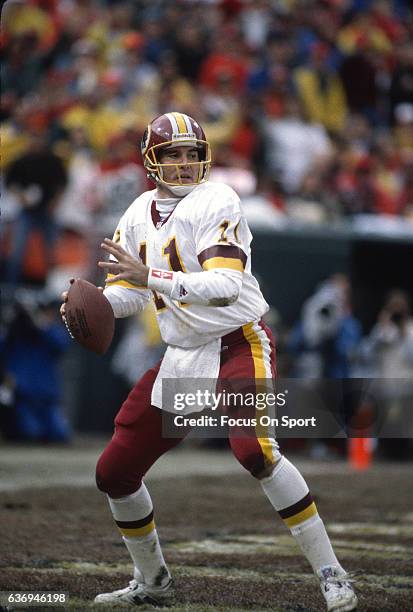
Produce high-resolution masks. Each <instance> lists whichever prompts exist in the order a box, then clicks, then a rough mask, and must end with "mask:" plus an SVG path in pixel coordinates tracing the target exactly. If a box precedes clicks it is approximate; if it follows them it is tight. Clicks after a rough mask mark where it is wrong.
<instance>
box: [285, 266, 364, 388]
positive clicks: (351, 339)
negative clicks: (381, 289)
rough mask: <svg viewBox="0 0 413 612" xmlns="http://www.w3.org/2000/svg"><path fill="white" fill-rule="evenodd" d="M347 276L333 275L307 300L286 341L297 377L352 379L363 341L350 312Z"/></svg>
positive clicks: (356, 322)
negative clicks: (354, 361) (353, 368)
mask: <svg viewBox="0 0 413 612" xmlns="http://www.w3.org/2000/svg"><path fill="white" fill-rule="evenodd" d="M350 298H351V288H350V283H349V280H348V278H347V277H346V276H345V275H343V274H334V275H333V276H331V277H330V278H329V279H327V280H326V281H324V282H323V283H322V284H321V285H320V287H319V288H318V289H317V291H316V292H315V293H314V294H313V295H312V296H311V297H309V298H308V300H306V301H305V302H304V305H303V308H302V312H301V318H300V320H299V321H298V322H297V323H296V324H295V325H294V327H293V329H292V331H291V334H290V337H289V339H288V341H287V350H288V351H289V352H290V353H291V354H292V355H293V356H294V358H295V360H294V365H293V371H292V373H291V375H292V376H294V377H296V378H350V377H351V375H352V364H353V359H354V357H355V355H356V351H357V348H358V345H359V342H360V340H361V325H360V322H359V321H358V320H357V319H356V318H355V317H354V316H353V315H352V312H351V302H350Z"/></svg>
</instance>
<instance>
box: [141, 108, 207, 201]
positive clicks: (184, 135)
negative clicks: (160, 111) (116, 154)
mask: <svg viewBox="0 0 413 612" xmlns="http://www.w3.org/2000/svg"><path fill="white" fill-rule="evenodd" d="M174 145H176V146H191V147H196V148H197V149H198V152H199V161H196V162H189V165H191V166H192V165H195V164H196V165H197V166H198V175H197V178H196V179H195V181H194V182H193V183H190V184H188V183H183V182H181V180H180V178H179V177H180V173H179V164H162V163H160V161H159V153H160V151H161V150H162V148H163V147H168V148H169V147H173V146H174ZM141 152H142V157H143V165H144V166H145V168H146V170H147V172H148V177H149V178H150V179H152V180H153V181H155V183H158V182H161V183H163V184H164V185H166V186H167V187H168V188H169V189H170V190H171V191H172V192H175V191H177V192H178V191H179V190H177V189H176V187H181V188H183V189H184V190H185V191H188V192H189V191H191V190H192V189H193V188H194V187H195V186H196V185H199V184H200V183H204V182H205V181H206V180H207V179H208V175H209V170H210V167H211V148H210V145H209V142H208V141H207V140H206V137H205V133H204V130H203V129H202V127H201V126H200V125H199V123H197V122H196V121H195V119H192V117H189V116H188V115H185V114H184V113H177V112H172V113H165V114H164V115H159V117H156V119H154V120H153V121H152V122H151V123H150V124H149V125H148V126H147V128H146V130H145V132H144V134H143V137H142V143H141ZM171 165H176V166H177V169H178V172H177V175H178V179H177V181H176V182H173V183H171V182H168V181H166V180H165V179H164V176H163V168H164V167H165V166H171ZM185 165H188V164H185Z"/></svg>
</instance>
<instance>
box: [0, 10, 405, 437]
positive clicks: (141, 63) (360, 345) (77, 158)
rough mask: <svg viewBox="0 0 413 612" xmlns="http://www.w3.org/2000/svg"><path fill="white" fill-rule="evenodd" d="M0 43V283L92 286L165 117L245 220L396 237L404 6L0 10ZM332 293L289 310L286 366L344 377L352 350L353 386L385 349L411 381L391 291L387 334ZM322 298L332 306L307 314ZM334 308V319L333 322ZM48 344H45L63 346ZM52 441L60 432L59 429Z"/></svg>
mask: <svg viewBox="0 0 413 612" xmlns="http://www.w3.org/2000/svg"><path fill="white" fill-rule="evenodd" d="M1 48H2V57H3V60H2V91H3V93H2V97H1V106H0V115H1V137H2V154H1V160H0V170H1V189H2V226H1V229H0V238H1V248H0V267H1V272H2V278H3V279H4V280H5V281H6V283H7V286H8V287H12V288H13V287H16V286H18V285H19V283H21V282H22V280H23V281H24V280H27V279H30V280H31V281H33V280H34V281H38V282H39V283H40V284H44V282H45V281H46V280H47V285H48V287H49V289H51V290H52V293H53V283H54V273H55V272H56V270H58V271H59V275H60V277H63V278H65V279H67V278H68V276H69V274H70V275H72V274H75V273H76V271H78V273H79V275H81V276H86V277H88V278H89V279H90V280H94V281H96V282H101V281H102V278H101V277H98V276H97V269H96V265H95V262H96V260H97V249H98V245H99V244H100V242H101V239H102V238H103V237H104V236H111V235H112V234H113V231H114V228H115V225H116V223H117V221H118V219H119V217H120V215H121V213H122V211H123V210H124V209H125V208H126V207H127V206H128V205H129V204H130V203H131V201H132V200H133V199H134V198H135V197H136V196H137V195H138V194H139V193H140V192H141V191H142V190H144V189H146V188H147V187H148V186H149V185H148V183H147V178H146V176H145V173H144V171H143V168H142V165H141V159H140V154H139V141H140V138H141V135H142V133H143V130H144V128H145V126H146V124H147V123H148V122H149V121H150V120H151V119H152V118H153V117H155V116H156V115H158V114H161V113H164V112H167V111H170V110H179V111H182V112H185V113H188V114H189V115H192V116H194V117H196V118H197V119H198V120H199V121H200V123H201V124H202V125H203V126H204V128H205V131H206V134H207V138H208V139H209V140H210V142H211V145H212V150H213V159H214V166H213V169H212V172H211V179H212V180H218V181H225V182H227V183H229V184H230V185H231V186H233V187H234V189H236V191H237V192H238V193H239V195H240V196H241V198H242V200H243V202H244V204H245V207H246V210H247V211H248V215H249V218H251V220H252V221H253V220H254V215H257V218H258V217H259V216H260V215H261V218H263V219H264V220H265V223H269V219H270V218H271V219H272V220H273V221H274V220H276V219H280V220H285V219H288V220H297V221H299V222H300V223H307V224H313V225H314V224H316V225H317V224H331V223H333V222H337V221H338V222H340V221H349V222H351V221H352V220H355V219H360V218H361V216H363V215H364V216H365V215H368V216H370V218H375V219H379V218H383V219H384V220H385V221H386V223H387V222H388V220H389V219H390V216H391V217H392V219H393V220H394V219H399V220H401V222H402V223H403V226H404V227H410V228H411V230H412V232H413V9H412V5H411V2H409V1H408V0H176V1H175V2H170V1H168V0H138V1H135V2H131V1H128V0H24V1H23V0H7V2H6V3H5V5H4V6H3V9H2V26H1ZM274 222H275V221H274ZM409 224H410V225H409ZM66 271H67V273H66ZM56 282H57V284H58V279H57V280H56ZM346 283H347V281H346V280H345V279H344V280H343V279H342V278H341V279H340V278H335V279H334V280H331V279H330V281H329V282H328V283H325V284H324V285H323V286H322V287H320V288H318V289H317V291H316V293H315V294H314V296H313V298H311V299H309V300H308V302H307V303H306V304H305V305H304V306H303V315H302V318H301V320H300V321H299V322H297V324H296V326H295V327H294V328H293V330H292V332H291V335H289V336H288V338H287V336H286V337H285V339H284V340H285V347H286V351H287V353H289V354H290V355H293V356H294V360H293V363H292V364H290V365H289V367H288V372H289V373H291V372H293V375H294V376H295V375H296V376H301V375H303V376H308V375H314V376H332V377H347V376H353V375H357V370H355V369H354V368H355V361H354V359H353V357H354V355H357V364H358V365H357V367H358V368H364V370H363V369H362V370H358V371H359V372H362V373H361V374H358V375H360V376H363V375H366V376H367V375H373V376H378V377H380V376H382V375H384V374H383V372H384V371H385V370H383V368H385V367H386V366H385V364H386V363H387V364H390V363H394V362H393V361H392V358H391V359H390V358H386V355H388V352H387V351H388V350H389V347H390V346H391V347H393V348H394V350H395V351H396V352H397V351H399V352H400V350H402V349H401V348H400V347H401V345H402V346H403V347H404V348H403V351H405V352H404V353H403V355H402V356H400V355H399V356H398V358H399V359H402V361H403V363H405V364H408V365H407V366H406V367H407V368H408V372H409V375H411V374H412V370H413V367H412V365H411V364H412V363H413V361H412V360H411V355H412V354H413V350H412V346H411V344H412V334H413V332H412V329H411V328H412V323H411V313H410V310H409V309H410V306H409V305H408V298H407V296H402V297H400V295H399V296H398V298H397V295H396V298H397V299H399V301H400V299H401V301H403V300H404V301H405V306H404V307H403V308H401V310H403V312H404V313H408V314H407V315H405V316H403V317H402V319H403V322H402V323H400V320H398V321H396V320H393V319H394V316H393V314H394V313H393V314H392V313H390V314H387V315H385V314H384V312H385V310H386V307H385V306H383V314H382V315H380V317H379V319H378V321H377V326H376V328H374V330H373V331H372V332H371V335H370V336H369V337H368V338H367V339H366V338H364V339H363V338H362V333H361V328H360V324H359V323H358V322H357V320H355V319H354V317H353V316H352V314H351V309H350V306H349V304H350V301H349V299H348V295H349V292H348V286H347V284H346ZM54 295H56V291H55V293H54ZM326 296H329V297H330V298H332V301H331V303H329V305H328V306H326V305H325V304H323V305H322V306H321V307H320V309H318V308H317V304H320V303H321V302H322V301H323V300H324V298H325V297H326ZM339 296H341V297H339ZM346 296H347V297H346ZM396 298H394V296H389V301H390V302H391V300H392V299H396ZM397 299H396V302H397ZM339 303H340V307H339V306H338V304H339ZM26 311H27V312H29V311H30V309H27V308H23V311H21V312H20V311H19V313H20V314H19V313H18V314H19V316H20V317H23V318H24V320H25V325H26V326H29V327H30V329H31V330H32V332H33V333H32V337H33V338H34V337H35V336H36V338H38V337H41V338H42V341H43V342H44V343H46V344H47V342H48V339H47V334H46V335H45V336H42V333H43V331H44V330H45V329H46V328H47V326H46V322H45V321H46V318H45V317H44V316H42V317H41V319H42V324H41V325H39V324H38V321H37V319H36V321H35V320H32V318H31V317H29V316H28V315H27V312H26ZM333 311H334V312H333ZM399 311H400V308H399ZM399 311H397V312H399ZM337 312H341V313H345V317H344V320H343V321H341V318H340V321H341V322H340V325H338V323H337V321H338V319H337V317H333V316H332V313H333V314H334V313H336V314H337ZM316 314H317V316H316ZM399 314H400V313H399ZM16 316H17V315H16ZM318 316H320V317H321V319H318V318H317V317H318ZM397 316H399V315H397ZM392 317H393V318H392ZM399 319H400V317H399ZM320 321H321V323H320ZM406 321H408V323H407V322H406ZM11 329H12V330H14V332H13V333H17V332H20V331H21V330H22V329H23V326H21V325H20V323H17V324H16V325H14V327H13V326H12V327H11ZM142 329H144V327H143V328H142ZM35 330H37V331H36V333H35ZM329 331H332V332H334V333H333V335H332V336H329V335H328V334H329ZM317 334H318V335H317ZM398 334H399V335H400V334H402V335H403V338H404V337H406V338H407V340H406V342H405V344H403V343H400V342H398V340H397V339H398V338H399V336H398ZM150 335H151V332H150V333H149V336H150ZM13 337H14V336H13ZM333 339H334V340H333ZM284 340H283V341H284ZM9 341H10V340H9ZM56 342H57V344H56V345H55V346H53V345H52V344H50V343H49V348H50V350H51V351H57V352H59V351H63V349H64V346H63V345H59V344H58V341H57V340H56ZM392 343H393V344H392ZM152 344H153V343H152ZM152 344H151V343H149V345H148V346H152ZM123 348H124V350H125V351H126V353H125V354H127V351H128V350H130V347H127V346H124V347H123ZM121 349H122V347H121ZM121 349H120V352H119V354H117V357H116V359H115V362H114V363H115V369H116V367H117V368H118V370H119V371H120V370H122V369H123V368H122V363H125V355H124V354H123V353H122V350H121ZM10 354H11V353H10ZM386 359H387V360H386ZM126 362H128V363H130V360H129V359H126ZM116 364H117V366H116ZM326 364H327V365H328V371H327V370H326V369H325V367H326ZM360 364H361V365H360ZM381 368H382V369H381ZM367 370H369V371H370V374H364V372H366V371H367ZM355 371H356V374H355V373H354V372H355ZM372 372H373V374H372ZM311 373H312V374H311ZM135 374H136V373H131V377H132V376H134V375H135ZM2 388H3V387H1V388H0V392H2V391H1V389H2ZM5 388H6V387H5ZM6 395H7V394H6ZM46 395H47V394H46ZM51 402H52V403H53V402H55V403H56V402H57V399H56V398H52V399H51ZM0 403H1V398H0ZM39 435H41V436H43V435H46V434H45V432H43V433H41V434H39ZM53 435H55V436H56V437H57V438H59V437H60V438H61V439H67V437H68V436H69V433H68V430H67V429H66V430H65V429H64V427H63V425H62V424H61V423H60V421H59V422H56V430H55V431H54V434H53Z"/></svg>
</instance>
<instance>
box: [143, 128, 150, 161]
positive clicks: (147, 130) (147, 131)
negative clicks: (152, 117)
mask: <svg viewBox="0 0 413 612" xmlns="http://www.w3.org/2000/svg"><path fill="white" fill-rule="evenodd" d="M150 138H151V124H149V125H148V126H147V127H146V128H145V131H144V133H143V136H142V141H141V153H142V155H145V153H146V151H147V149H148V145H149V141H150Z"/></svg>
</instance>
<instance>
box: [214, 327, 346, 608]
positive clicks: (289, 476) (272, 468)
mask: <svg viewBox="0 0 413 612" xmlns="http://www.w3.org/2000/svg"><path fill="white" fill-rule="evenodd" d="M244 336H245V340H246V343H244V344H242V343H236V344H234V345H233V346H232V348H231V347H229V348H228V350H227V351H225V353H224V355H225V357H224V358H223V359H222V362H221V364H222V365H221V371H220V377H222V378H224V379H225V378H238V379H239V378H244V379H245V380H254V379H255V380H257V381H258V380H261V381H262V379H264V378H269V377H271V375H273V374H274V370H275V364H274V354H275V351H274V345H273V340H272V335H271V332H270V331H269V330H268V328H266V326H263V325H261V326H259V325H258V324H255V325H251V324H250V326H245V327H244ZM257 384H259V383H257ZM240 429H242V431H241V430H240ZM229 437H230V444H231V448H232V450H233V452H234V455H235V456H236V458H237V459H238V460H239V461H240V463H241V464H242V465H243V466H244V467H245V468H246V469H247V470H248V471H249V472H250V473H251V474H252V475H253V476H254V477H255V478H257V479H259V480H260V482H261V486H262V488H263V491H264V493H265V494H266V496H267V497H268V499H269V501H270V503H271V504H272V506H273V507H274V509H275V510H276V511H277V512H278V513H279V515H280V516H281V518H282V519H283V521H284V523H285V525H286V526H287V528H288V529H289V530H290V532H291V534H292V536H293V537H294V538H295V540H296V541H297V543H298V544H299V546H300V548H301V550H302V551H303V553H304V555H305V556H306V558H307V559H308V561H309V562H310V564H311V566H312V568H313V570H314V572H315V574H316V575H317V577H318V578H319V579H320V581H321V587H322V591H323V594H324V597H325V599H326V602H327V608H328V610H337V611H338V610H340V611H341V612H345V611H346V610H353V609H354V608H355V607H356V605H357V598H356V596H355V594H354V591H353V589H352V587H351V585H350V584H349V583H348V581H347V580H345V579H344V578H345V576H346V573H345V571H344V570H343V568H342V567H341V565H340V563H339V562H338V560H337V558H336V555H335V553H334V551H333V548H332V546H331V543H330V539H329V537H328V534H327V532H326V529H325V526H324V523H323V521H322V520H321V518H320V516H319V514H318V511H317V508H316V505H315V503H314V501H313V499H312V497H311V493H310V491H309V488H308V486H307V484H306V482H305V480H304V478H303V477H302V475H301V474H300V472H299V471H298V470H297V468H296V467H295V466H294V465H293V464H292V463H291V462H290V461H289V460H288V459H287V458H286V457H284V456H282V455H281V453H280V451H279V449H278V444H277V443H276V441H275V440H274V438H273V437H271V436H270V435H269V434H268V432H265V431H263V430H262V428H261V429H260V430H258V431H257V430H255V428H250V429H249V431H248V429H246V428H244V427H243V428H239V427H233V428H231V429H230V436H229ZM340 577H342V580H341V581H340V580H339V578H340Z"/></svg>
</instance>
